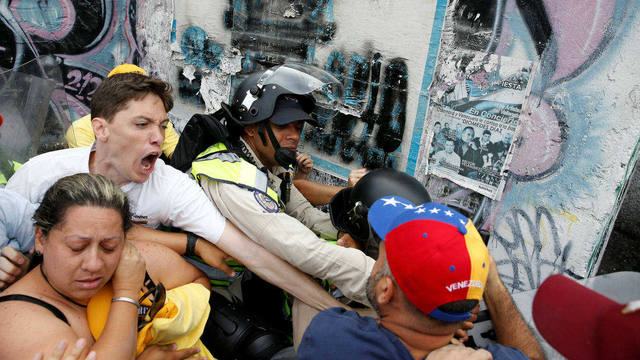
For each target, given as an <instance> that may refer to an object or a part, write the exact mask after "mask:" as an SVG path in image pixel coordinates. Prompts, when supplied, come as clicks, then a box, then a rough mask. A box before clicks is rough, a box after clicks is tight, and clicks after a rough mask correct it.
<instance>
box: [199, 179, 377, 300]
mask: <svg viewBox="0 0 640 360" xmlns="http://www.w3.org/2000/svg"><path fill="white" fill-rule="evenodd" d="M201 184H202V188H203V190H204V191H205V193H206V194H207V195H208V196H209V198H210V199H211V200H213V201H214V203H215V205H216V207H217V208H218V209H219V210H220V212H221V213H222V214H223V215H224V216H225V217H226V218H227V219H229V220H230V221H231V222H233V224H235V225H236V226H237V227H238V228H239V229H240V230H241V231H243V232H244V233H246V234H247V235H248V236H249V237H250V238H251V239H253V240H254V241H255V242H257V243H259V244H260V245H261V246H262V247H264V248H266V249H268V250H269V251H270V252H271V253H273V254H275V255H276V256H278V257H279V258H281V259H283V260H285V261H286V263H288V264H291V265H293V266H294V267H296V268H298V269H300V270H301V271H303V272H305V273H307V274H309V275H311V276H314V277H318V278H321V279H328V280H330V281H332V282H333V283H334V284H335V285H336V286H338V288H340V290H342V292H343V293H344V294H345V295H346V296H348V297H349V298H351V299H353V300H356V301H359V302H361V303H364V304H368V300H367V297H366V295H365V293H366V283H367V278H368V276H369V274H370V273H371V269H372V268H373V264H374V262H375V261H374V260H373V259H371V258H369V257H367V256H366V255H365V254H363V253H362V252H361V251H359V250H355V249H347V248H342V247H339V246H336V245H332V244H329V243H328V242H326V241H324V240H322V239H319V238H318V237H317V236H316V235H315V234H314V233H313V232H312V231H311V230H309V229H308V228H307V227H305V226H304V225H303V224H302V223H301V222H300V221H298V220H296V219H295V218H293V217H291V216H289V215H287V214H285V213H282V212H278V208H277V205H276V204H275V203H274V202H273V201H272V200H269V199H268V198H267V197H266V196H260V195H259V194H257V193H255V192H252V191H249V190H247V189H244V188H241V187H239V186H236V185H233V184H226V183H219V182H214V181H210V180H208V179H206V178H203V179H202V180H201ZM293 190H294V188H292V196H291V197H292V199H293V198H294V196H293ZM296 192H297V190H296ZM297 196H299V197H302V195H300V193H299V192H298V195H297ZM303 199H304V198H303ZM305 201H306V200H305ZM307 204H308V202H307ZM314 210H315V209H314ZM324 217H325V218H328V216H327V215H326V214H324ZM329 222H330V221H329ZM334 231H335V230H334ZM218 246H220V248H221V249H223V250H224V251H226V252H227V253H229V255H231V256H233V257H236V254H233V253H231V252H230V250H229V249H227V248H225V247H223V245H222V244H221V243H218ZM236 258H237V257H236ZM237 259H238V260H242V259H239V258H237ZM243 263H244V264H245V265H247V263H246V262H244V261H243ZM275 275H276V276H277V279H276V280H275V281H274V280H272V279H267V278H265V280H268V281H270V282H272V283H275V285H277V286H279V287H283V285H281V283H280V282H284V283H287V282H288V277H287V276H286V275H284V274H277V273H276V274H275ZM287 286H291V284H287ZM296 290H297V291H295V292H293V294H294V295H295V296H296V297H298V298H300V300H303V301H304V302H307V304H309V305H311V306H313V303H310V302H308V301H307V300H305V299H304V297H303V296H306V295H308V294H303V292H302V291H299V289H296ZM300 294H303V295H300ZM324 295H325V296H326V295H327V293H326V292H325V293H324ZM318 296H320V294H318ZM318 309H320V310H321V309H322V308H318Z"/></svg>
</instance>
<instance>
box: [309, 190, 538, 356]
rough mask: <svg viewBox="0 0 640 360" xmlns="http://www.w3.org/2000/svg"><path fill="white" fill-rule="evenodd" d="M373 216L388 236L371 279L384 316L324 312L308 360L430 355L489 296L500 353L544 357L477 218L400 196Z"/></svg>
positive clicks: (494, 352)
mask: <svg viewBox="0 0 640 360" xmlns="http://www.w3.org/2000/svg"><path fill="white" fill-rule="evenodd" d="M367 216H368V220H369V224H370V226H371V229H372V230H373V233H374V234H375V236H377V237H378V240H379V241H380V255H379V257H378V260H377V261H376V263H375V266H374V268H373V271H372V272H371V277H370V278H369V282H368V285H367V297H368V298H369V301H370V302H371V304H372V306H373V308H374V309H375V310H376V312H377V314H378V319H373V318H370V317H361V316H360V315H358V314H357V313H356V312H353V311H346V310H344V309H338V308H332V309H328V310H325V311H323V312H321V313H320V314H318V315H317V316H316V317H315V318H314V319H313V320H312V322H311V324H310V325H309V327H308V328H307V331H306V332H305V334H304V337H303V339H302V342H301V344H300V347H299V349H298V357H299V358H300V359H337V358H344V359H403V360H404V359H406V360H411V359H424V358H425V357H427V356H428V355H429V354H430V353H432V352H434V351H435V350H437V349H440V348H443V347H445V346H446V345H447V344H449V343H450V342H451V340H452V338H453V335H454V333H455V332H456V330H458V329H459V328H460V327H461V325H462V322H464V321H465V320H468V319H471V318H472V316H473V315H472V311H473V309H474V308H475V307H476V305H477V304H478V303H479V301H480V300H481V299H482V296H483V294H484V297H485V301H486V304H487V307H488V308H489V312H490V313H491V316H492V319H493V322H494V329H495V331H496V335H497V338H498V344H491V345H489V346H488V347H487V348H486V350H487V351H488V352H489V353H490V354H491V356H492V357H493V359H526V358H527V356H529V357H531V358H543V357H544V355H543V354H542V351H541V349H540V346H539V345H538V343H537V341H536V340H535V338H534V336H533V334H532V332H531V330H530V329H529V328H528V327H527V326H526V324H525V323H524V321H523V319H522V317H521V316H520V314H519V313H518V310H517V309H516V308H515V306H514V305H513V302H512V301H511V298H510V296H509V294H508V292H507V290H506V288H505V287H504V285H503V284H502V282H501V281H500V277H499V275H498V272H497V270H496V269H495V262H494V261H493V259H492V257H491V255H490V254H489V251H488V250H487V247H486V246H485V245H484V243H483V241H482V238H481V237H480V234H479V233H478V231H477V230H476V228H475V227H474V225H473V223H472V222H471V220H469V219H468V218H466V217H464V216H463V215H461V214H459V213H458V212H456V211H454V210H452V209H450V208H448V207H446V206H444V205H441V204H438V203H426V204H422V205H415V204H413V203H411V202H410V201H408V200H406V199H404V198H401V197H398V196H387V197H383V198H381V199H379V200H377V201H376V202H375V203H374V204H373V205H372V206H371V208H370V209H369V212H368V215H367ZM479 354H480V355H481V354H486V355H489V354H488V353H486V352H485V351H484V350H483V351H482V352H481V353H473V356H478V355H479ZM525 354H526V355H525ZM434 355H435V354H434ZM445 357H446V356H445ZM467 358H468V357H467Z"/></svg>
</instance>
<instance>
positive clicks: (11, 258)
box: [0, 246, 33, 291]
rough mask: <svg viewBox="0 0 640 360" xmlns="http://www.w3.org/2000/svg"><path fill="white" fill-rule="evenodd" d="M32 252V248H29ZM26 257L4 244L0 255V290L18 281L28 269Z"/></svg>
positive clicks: (28, 261)
mask: <svg viewBox="0 0 640 360" xmlns="http://www.w3.org/2000/svg"><path fill="white" fill-rule="evenodd" d="M31 251H32V252H33V250H31ZM30 262H31V260H29V258H28V257H26V256H24V255H22V253H21V252H19V251H18V250H16V249H14V248H12V247H11V246H5V247H4V248H2V256H0V291H2V290H4V289H5V288H6V287H8V286H9V285H11V284H13V283H14V282H16V281H18V279H20V278H21V277H22V275H24V274H25V273H26V272H27V269H29V263H30Z"/></svg>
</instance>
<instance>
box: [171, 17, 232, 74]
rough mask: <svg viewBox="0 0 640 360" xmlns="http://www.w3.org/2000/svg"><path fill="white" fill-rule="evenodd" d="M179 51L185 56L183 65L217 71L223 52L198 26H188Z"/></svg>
mask: <svg viewBox="0 0 640 360" xmlns="http://www.w3.org/2000/svg"><path fill="white" fill-rule="evenodd" d="M180 49H181V50H182V53H183V54H184V56H185V60H184V61H185V63H186V64H191V65H194V66H196V67H198V68H207V69H216V70H217V69H219V67H220V63H221V61H222V55H223V50H222V47H220V45H218V44H216V43H215V42H213V41H211V40H210V39H209V38H208V37H207V33H206V32H205V31H204V30H203V29H202V28H201V27H199V26H190V27H189V28H188V29H187V30H185V32H184V34H182V41H181V42H180Z"/></svg>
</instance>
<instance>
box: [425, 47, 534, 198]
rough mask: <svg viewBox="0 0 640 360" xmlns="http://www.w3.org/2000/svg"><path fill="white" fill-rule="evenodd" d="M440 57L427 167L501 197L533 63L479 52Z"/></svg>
mask: <svg viewBox="0 0 640 360" xmlns="http://www.w3.org/2000/svg"><path fill="white" fill-rule="evenodd" d="M441 56H444V57H445V59H442V60H443V61H440V62H439V64H440V65H439V66H438V68H437V69H436V75H435V78H434V82H433V83H432V85H431V88H430V95H431V103H430V106H429V111H428V113H427V129H429V130H430V131H429V133H428V136H427V137H426V139H427V141H428V151H427V154H426V155H427V157H428V159H427V160H428V164H427V167H426V171H427V173H428V174H433V175H436V176H440V177H444V178H447V179H449V180H451V181H453V182H455V183H457V184H459V185H461V186H464V187H466V188H469V189H471V190H474V191H476V192H478V193H480V194H482V195H485V196H488V197H490V198H492V199H499V198H500V196H501V194H502V190H503V188H504V184H505V174H506V172H507V170H508V165H509V161H510V159H511V156H510V154H511V152H510V150H511V145H512V143H513V139H514V138H515V134H516V133H517V130H518V123H519V120H520V115H521V111H522V109H523V107H524V104H525V102H526V99H527V95H528V94H529V92H530V86H531V82H530V81H529V80H530V79H531V78H532V73H533V72H534V71H535V64H534V63H533V62H531V61H528V60H521V59H514V58H509V57H506V56H498V55H494V54H487V53H482V52H477V51H463V52H456V53H451V54H441Z"/></svg>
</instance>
